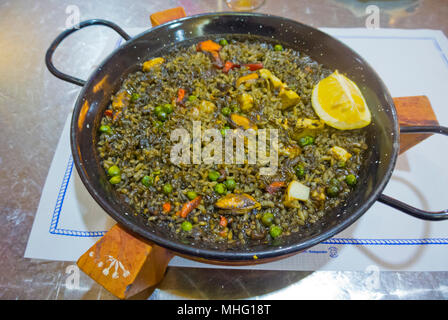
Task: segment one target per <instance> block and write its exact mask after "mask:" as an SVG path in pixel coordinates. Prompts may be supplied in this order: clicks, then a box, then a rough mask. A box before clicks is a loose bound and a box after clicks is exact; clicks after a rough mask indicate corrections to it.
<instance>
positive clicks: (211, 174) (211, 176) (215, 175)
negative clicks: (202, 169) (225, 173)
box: [208, 170, 221, 181]
mask: <svg viewBox="0 0 448 320" xmlns="http://www.w3.org/2000/svg"><path fill="white" fill-rule="evenodd" d="M220 176H221V174H220V173H219V172H218V171H216V170H210V171H209V172H208V179H209V180H210V181H216V180H218V178H219V177H220Z"/></svg>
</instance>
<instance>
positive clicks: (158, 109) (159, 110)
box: [154, 106, 163, 115]
mask: <svg viewBox="0 0 448 320" xmlns="http://www.w3.org/2000/svg"><path fill="white" fill-rule="evenodd" d="M159 112H163V106H157V107H155V108H154V114H155V115H158V114H159Z"/></svg>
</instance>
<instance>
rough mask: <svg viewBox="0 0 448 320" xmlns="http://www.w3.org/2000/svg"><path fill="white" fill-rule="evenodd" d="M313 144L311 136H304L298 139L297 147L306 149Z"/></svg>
mask: <svg viewBox="0 0 448 320" xmlns="http://www.w3.org/2000/svg"><path fill="white" fill-rule="evenodd" d="M313 143H314V138H313V137H312V136H305V137H302V138H300V139H299V146H301V147H306V146H309V145H310V144H313Z"/></svg>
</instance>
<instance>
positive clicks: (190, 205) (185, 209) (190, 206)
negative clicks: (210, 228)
mask: <svg viewBox="0 0 448 320" xmlns="http://www.w3.org/2000/svg"><path fill="white" fill-rule="evenodd" d="M201 200H202V197H201V196H197V197H196V198H194V199H193V200H191V201H189V202H187V203H185V204H184V205H183V206H182V209H180V211H179V212H177V213H176V215H178V216H180V217H181V218H186V217H187V216H188V214H189V213H190V212H191V211H193V210H194V209H196V208H197V207H198V206H199V204H200V203H201Z"/></svg>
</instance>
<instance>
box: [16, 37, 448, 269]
mask: <svg viewBox="0 0 448 320" xmlns="http://www.w3.org/2000/svg"><path fill="white" fill-rule="evenodd" d="M323 30H324V31H325V32H328V33H330V34H332V35H333V36H335V37H337V38H339V39H340V40H341V41H343V42H345V43H346V44H347V45H349V46H350V47H352V48H353V49H354V50H356V51H357V52H358V53H360V55H361V56H363V57H364V58H365V59H366V60H367V61H368V62H369V63H370V64H371V65H372V66H373V68H374V69H375V70H376V71H377V72H378V74H379V75H380V77H381V78H382V79H383V80H384V82H385V83H386V85H387V87H388V88H389V90H390V92H391V94H392V96H394V97H400V96H413V95H426V96H428V97H429V99H430V101H431V103H432V106H433V109H434V111H435V113H436V115H437V118H438V120H439V122H440V123H441V124H442V125H443V124H444V125H448V105H447V101H448V80H447V79H448V40H447V38H446V37H445V36H444V35H443V33H442V32H441V31H435V30H397V29H378V30H367V29H323ZM129 31H130V33H131V34H136V33H138V32H140V31H141V30H132V31H134V32H132V31H131V30H129ZM116 40H117V39H111V42H112V43H116ZM70 116H71V115H68V118H67V122H66V124H65V127H64V129H63V132H62V135H61V138H60V141H59V144H58V146H57V149H56V153H55V156H54V158H53V162H52V164H51V167H50V171H49V173H48V177H47V180H46V183H45V186H44V189H43V192H42V197H41V200H40V203H39V207H38V210H37V213H36V217H35V221H34V224H33V228H32V231H31V234H30V237H29V240H28V245H27V248H26V252H25V257H27V258H36V259H49V260H64V261H75V260H77V259H78V258H79V256H81V255H82V254H83V253H84V252H85V251H86V250H87V249H88V248H89V247H90V246H92V245H93V244H94V243H95V242H96V241H97V240H98V239H99V238H100V237H101V236H102V235H104V234H105V232H106V231H107V230H108V229H109V228H110V227H111V226H112V225H113V224H114V221H113V220H112V219H111V218H109V216H108V215H107V214H106V213H105V212H104V211H103V210H102V209H101V208H100V206H99V205H98V204H96V202H95V201H94V200H93V199H92V198H91V196H90V195H89V193H88V192H87V190H86V189H85V187H84V186H83V184H82V182H81V180H80V179H79V177H78V174H77V172H76V170H75V169H74V168H73V162H72V157H71V152H70V142H69V131H70V130H69V120H70ZM444 138H445V137H442V136H432V137H431V138H429V139H427V140H425V141H423V142H422V143H420V144H418V145H417V146H415V147H414V148H412V149H410V150H408V151H407V152H406V153H405V154H404V155H401V156H399V158H398V163H397V166H396V169H395V171H394V173H393V176H392V179H391V180H390V182H389V183H388V185H387V187H386V190H385V194H387V195H390V196H392V197H396V198H398V199H400V200H402V201H404V202H407V203H409V204H411V205H415V206H417V207H419V208H422V209H426V210H441V209H444V208H447V207H448V190H447V185H448V171H447V170H446V168H447V161H446V159H447V157H448V148H447V145H448V141H447V139H446V138H445V139H444ZM447 249H448V221H444V222H429V221H421V220H418V219H416V218H412V217H410V216H407V215H405V214H403V213H401V212H399V211H397V210H395V209H392V208H390V207H388V206H386V205H383V204H381V203H378V202H377V203H375V204H374V205H373V206H372V207H371V209H369V210H368V211H367V212H366V213H365V214H364V215H363V216H362V217H361V218H360V219H359V220H358V221H357V222H356V223H354V224H353V225H352V226H350V227H349V228H347V229H346V230H344V231H343V232H341V233H340V234H338V235H336V236H335V237H333V238H332V239H329V240H327V241H324V242H322V243H321V244H319V245H316V246H315V247H313V248H310V249H308V250H306V251H305V252H302V253H299V254H297V255H295V256H293V257H290V258H287V259H283V260H280V261H277V262H273V263H268V264H262V265H257V266H249V267H234V268H246V269H266V270H366V269H367V268H369V267H371V266H376V267H377V268H379V269H380V270H407V271H408V270H409V271H410V270H414V271H442V270H448V254H447ZM170 266H185V267H213V268H216V266H211V265H207V264H202V263H198V262H194V261H190V260H187V259H183V258H180V257H175V258H174V259H173V260H172V261H171V262H170Z"/></svg>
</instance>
